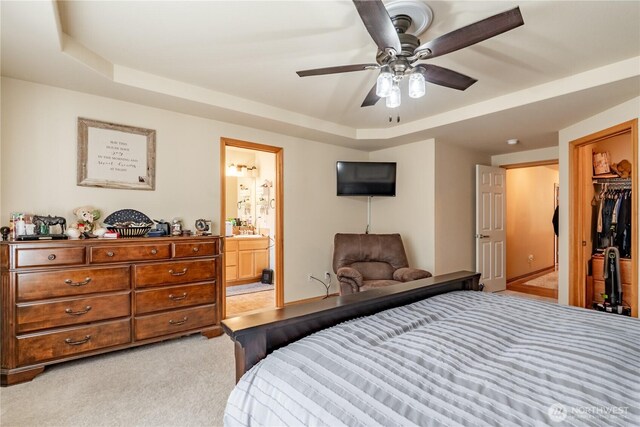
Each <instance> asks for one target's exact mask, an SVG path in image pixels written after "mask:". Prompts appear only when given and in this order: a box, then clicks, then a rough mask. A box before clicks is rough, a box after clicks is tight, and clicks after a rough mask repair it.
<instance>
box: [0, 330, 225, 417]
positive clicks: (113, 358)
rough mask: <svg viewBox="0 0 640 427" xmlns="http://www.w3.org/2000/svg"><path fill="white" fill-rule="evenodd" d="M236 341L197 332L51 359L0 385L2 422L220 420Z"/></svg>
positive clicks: (0, 414) (0, 415)
mask: <svg viewBox="0 0 640 427" xmlns="http://www.w3.org/2000/svg"><path fill="white" fill-rule="evenodd" d="M234 363H235V362H234V355H233V343H232V342H231V340H230V339H229V337H228V336H226V335H222V336H220V337H217V338H213V339H210V340H209V339H206V338H204V337H203V336H201V335H200V334H197V335H192V336H189V337H184V338H180V339H174V340H169V341H165V342H162V343H157V344H150V345H146V346H142V347H137V348H133V349H128V350H123V351H116V352H113V353H109V354H105V355H101V356H96V357H89V358H86V359H82V360H77V361H72V362H67V363H61V364H58V365H53V366H49V367H47V368H46V369H45V371H44V373H43V374H41V375H39V376H37V377H36V378H35V379H34V380H33V381H31V382H28V383H24V384H18V385H14V386H11V387H3V388H2V389H1V390H0V407H1V410H0V425H2V426H3V427H10V426H11V427H13V426H38V427H42V426H92V427H95V426H221V425H222V416H223V412H224V407H225V405H226V402H227V398H228V396H229V393H231V389H232V388H233V386H234V384H235V365H234Z"/></svg>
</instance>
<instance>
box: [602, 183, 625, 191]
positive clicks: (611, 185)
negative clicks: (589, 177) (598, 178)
mask: <svg viewBox="0 0 640 427" xmlns="http://www.w3.org/2000/svg"><path fill="white" fill-rule="evenodd" d="M594 184H598V185H606V186H607V189H608V190H631V183H623V182H616V183H612V182H594Z"/></svg>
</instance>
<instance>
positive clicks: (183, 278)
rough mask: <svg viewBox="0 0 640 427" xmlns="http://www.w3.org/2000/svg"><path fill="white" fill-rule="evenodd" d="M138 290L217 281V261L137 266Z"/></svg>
mask: <svg viewBox="0 0 640 427" xmlns="http://www.w3.org/2000/svg"><path fill="white" fill-rule="evenodd" d="M133 268H134V270H133V271H134V277H135V279H134V280H135V285H136V288H144V287H149V286H159V285H173V284H178V283H189V282H204V281H211V280H215V277H216V260H215V259H207V260H201V261H182V262H165V263H157V264H146V265H136V266H134V267H133Z"/></svg>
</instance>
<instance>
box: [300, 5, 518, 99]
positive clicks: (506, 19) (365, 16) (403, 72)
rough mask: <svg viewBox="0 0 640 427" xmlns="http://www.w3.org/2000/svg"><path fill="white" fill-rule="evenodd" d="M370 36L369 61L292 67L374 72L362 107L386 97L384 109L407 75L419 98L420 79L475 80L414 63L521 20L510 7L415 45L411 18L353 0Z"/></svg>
mask: <svg viewBox="0 0 640 427" xmlns="http://www.w3.org/2000/svg"><path fill="white" fill-rule="evenodd" d="M353 3H354V5H355V6H356V9H357V10H358V14H359V15H360V18H361V19H362V22H363V23H364V25H365V27H366V28H367V31H368V32H369V34H370V35H371V38H372V39H373V41H374V42H375V43H376V45H377V46H378V53H377V54H376V63H375V64H354V65H342V66H337V67H327V68H317V69H313V70H303V71H298V72H297V74H298V75H299V76H300V77H308V76H318V75H324V74H337V73H348V72H351V71H363V70H377V69H379V70H380V74H379V75H378V79H377V80H376V84H375V85H374V86H373V88H371V90H370V91H369V93H368V94H367V96H366V97H365V99H364V101H363V102H362V105H361V106H362V107H368V106H371V105H375V104H376V103H377V102H378V100H380V98H386V104H387V107H389V108H395V107H397V106H399V105H400V86H399V83H400V81H401V80H402V79H403V78H404V77H406V76H408V77H409V96H411V97H412V98H419V97H420V96H422V95H424V93H425V81H427V82H430V83H434V84H437V85H440V86H446V87H449V88H453V89H458V90H465V89H467V88H468V87H469V86H471V85H472V84H474V83H475V82H476V81H477V80H476V79H474V78H471V77H468V76H465V75H464V74H460V73H458V72H456V71H453V70H450V69H448V68H444V67H439V66H437V65H433V64H416V63H417V62H419V61H423V60H425V59H430V58H435V57H437V56H441V55H445V54H447V53H450V52H453V51H456V50H459V49H462V48H465V47H468V46H471V45H473V44H476V43H478V42H481V41H483V40H487V39H489V38H491V37H494V36H497V35H498V34H502V33H504V32H506V31H509V30H512V29H514V28H516V27H519V26H520V25H523V24H524V20H523V19H522V15H521V13H520V8H519V7H515V8H513V9H511V10H508V11H506V12H502V13H499V14H497V15H494V16H491V17H489V18H486V19H483V20H481V21H478V22H476V23H473V24H470V25H467V26H466V27H462V28H459V29H457V30H454V31H451V32H450V33H447V34H444V35H442V36H440V37H438V38H436V39H434V40H431V41H429V42H426V43H424V44H420V40H418V38H417V37H416V36H414V35H413V34H408V33H407V32H406V31H407V30H408V29H409V27H410V26H411V24H412V18H411V17H410V16H408V15H405V14H398V15H394V16H389V13H388V12H387V9H386V8H385V6H384V4H383V3H382V1H381V0H375V1H372V0H353Z"/></svg>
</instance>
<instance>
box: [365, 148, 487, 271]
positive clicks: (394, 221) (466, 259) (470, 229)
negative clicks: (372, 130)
mask: <svg viewBox="0 0 640 427" xmlns="http://www.w3.org/2000/svg"><path fill="white" fill-rule="evenodd" d="M370 158H371V160H373V161H378V160H379V161H382V160H384V161H395V162H397V163H398V177H397V179H398V190H397V195H396V197H391V198H377V199H376V198H374V199H373V201H372V231H373V232H374V233H391V232H397V233H400V234H401V235H402V238H403V241H404V243H405V246H406V250H407V257H408V258H409V264H410V265H411V266H415V267H420V268H424V269H426V270H429V271H431V272H432V273H433V274H446V273H450V272H452V271H458V270H471V271H475V240H474V238H473V236H474V233H475V165H476V164H489V162H490V161H491V159H490V157H489V156H488V155H485V154H481V153H476V152H473V151H470V150H466V149H463V148H460V147H458V146H455V145H451V144H447V143H443V142H440V141H435V140H433V139H431V140H427V141H422V142H416V143H413V144H408V145H402V146H399V147H393V148H388V149H385V150H380V151H375V152H372V153H371V156H370ZM451 165H455V171H452V166H451Z"/></svg>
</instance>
